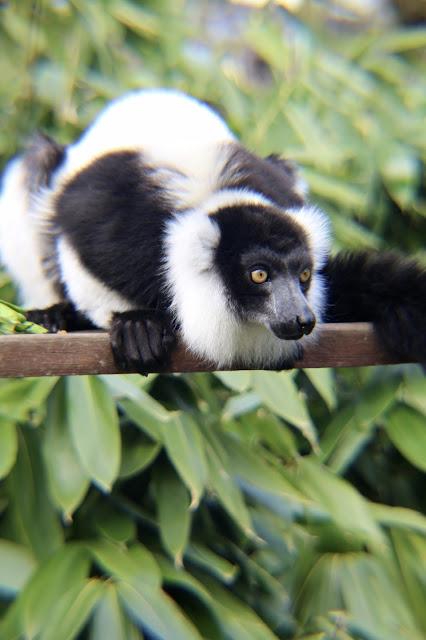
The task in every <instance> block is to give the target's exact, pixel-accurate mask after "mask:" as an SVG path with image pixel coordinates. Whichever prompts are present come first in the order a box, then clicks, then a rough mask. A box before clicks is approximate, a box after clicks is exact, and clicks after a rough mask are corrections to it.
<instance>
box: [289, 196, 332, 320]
mask: <svg viewBox="0 0 426 640" xmlns="http://www.w3.org/2000/svg"><path fill="white" fill-rule="evenodd" d="M286 213H287V215H289V216H291V217H292V218H293V219H294V220H295V221H296V222H298V223H299V224H300V226H301V227H302V229H303V230H304V232H305V234H306V236H307V239H308V244H309V249H310V251H311V252H312V256H313V259H314V272H313V275H312V280H311V285H310V287H309V291H308V294H307V299H308V301H309V303H310V305H311V307H312V310H313V312H314V313H315V316H316V319H317V322H320V321H321V319H322V314H323V312H324V305H325V284H324V278H323V277H322V276H321V275H319V274H318V271H320V270H321V268H322V267H323V266H324V264H325V262H326V260H327V256H328V255H329V251H330V243H331V234H330V222H329V220H328V218H327V216H326V215H325V213H323V212H322V211H321V209H319V208H318V207H315V206H313V205H304V206H303V207H302V208H300V209H289V210H287V211H286Z"/></svg>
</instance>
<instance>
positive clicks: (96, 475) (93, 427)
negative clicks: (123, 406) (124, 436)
mask: <svg viewBox="0 0 426 640" xmlns="http://www.w3.org/2000/svg"><path fill="white" fill-rule="evenodd" d="M66 397H67V411H68V420H69V429H70V432H71V438H72V442H73V444H74V448H75V450H76V451H77V455H78V459H79V462H80V464H81V466H82V468H83V469H84V471H85V473H86V474H87V475H88V476H89V477H90V478H91V479H92V480H93V482H94V483H95V484H97V485H98V486H99V487H100V488H101V489H103V490H104V491H109V490H110V489H111V486H112V483H113V482H114V480H115V478H116V477H117V475H118V471H119V468H120V458H121V442H120V433H119V426H118V416H117V411H116V408H115V404H114V402H113V400H112V398H111V396H110V395H109V393H108V390H107V389H106V387H105V385H104V384H103V383H102V382H101V381H100V380H99V379H97V378H96V377H89V376H79V377H77V376H74V377H71V378H68V379H67V381H66Z"/></svg>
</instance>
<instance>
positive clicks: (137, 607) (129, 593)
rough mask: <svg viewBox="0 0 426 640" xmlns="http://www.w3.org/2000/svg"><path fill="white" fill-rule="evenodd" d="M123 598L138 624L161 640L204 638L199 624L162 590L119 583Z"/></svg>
mask: <svg viewBox="0 0 426 640" xmlns="http://www.w3.org/2000/svg"><path fill="white" fill-rule="evenodd" d="M118 593H119V596H120V600H121V602H122V603H123V605H124V607H125V608H126V609H127V611H128V613H129V615H130V617H131V618H132V619H133V620H135V622H136V623H137V624H138V626H141V627H142V628H143V629H146V630H148V631H150V632H151V633H152V634H153V635H154V636H158V637H159V638H161V639H162V640H201V636H200V635H199V633H198V631H197V630H196V628H195V627H194V626H193V625H192V624H191V623H190V622H189V620H188V619H187V618H186V617H185V616H184V615H183V613H182V612H181V611H180V609H179V608H178V607H177V605H176V604H175V603H174V601H173V600H172V599H171V598H169V596H167V595H166V594H165V593H164V592H162V591H161V590H156V591H152V590H150V589H146V588H145V589H135V588H134V587H133V586H131V585H129V584H126V583H120V584H119V585H118Z"/></svg>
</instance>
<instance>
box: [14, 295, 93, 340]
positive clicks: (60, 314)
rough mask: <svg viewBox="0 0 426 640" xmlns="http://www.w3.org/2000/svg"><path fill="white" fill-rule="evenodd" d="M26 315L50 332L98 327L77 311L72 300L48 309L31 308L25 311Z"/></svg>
mask: <svg viewBox="0 0 426 640" xmlns="http://www.w3.org/2000/svg"><path fill="white" fill-rule="evenodd" d="M25 315H26V317H27V319H28V320H30V322H35V323H36V324H41V325H42V326H43V327H45V328H46V329H47V330H48V331H49V333H58V331H82V330H83V329H96V327H95V325H94V324H93V323H92V322H90V320H88V319H87V318H86V317H85V316H84V315H83V314H82V313H80V312H79V311H77V310H76V308H75V307H74V305H73V304H71V302H59V303H58V304H54V305H52V306H51V307H46V309H30V310H29V311H26V312H25Z"/></svg>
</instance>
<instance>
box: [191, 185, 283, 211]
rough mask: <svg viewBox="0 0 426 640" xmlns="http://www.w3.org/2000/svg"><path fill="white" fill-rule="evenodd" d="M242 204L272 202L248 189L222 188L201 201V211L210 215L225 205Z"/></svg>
mask: <svg viewBox="0 0 426 640" xmlns="http://www.w3.org/2000/svg"><path fill="white" fill-rule="evenodd" d="M244 205H253V206H271V205H272V203H271V201H270V200H268V199H267V198H265V196H263V195H262V194H260V193H256V192H254V191H250V190H249V189H222V190H221V191H217V192H216V193H213V194H212V195H211V196H210V197H209V198H208V199H207V200H206V201H205V202H203V211H205V213H207V214H208V215H212V214H215V213H217V212H218V211H219V210H220V209H223V208H225V207H226V208H227V207H240V206H244Z"/></svg>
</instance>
